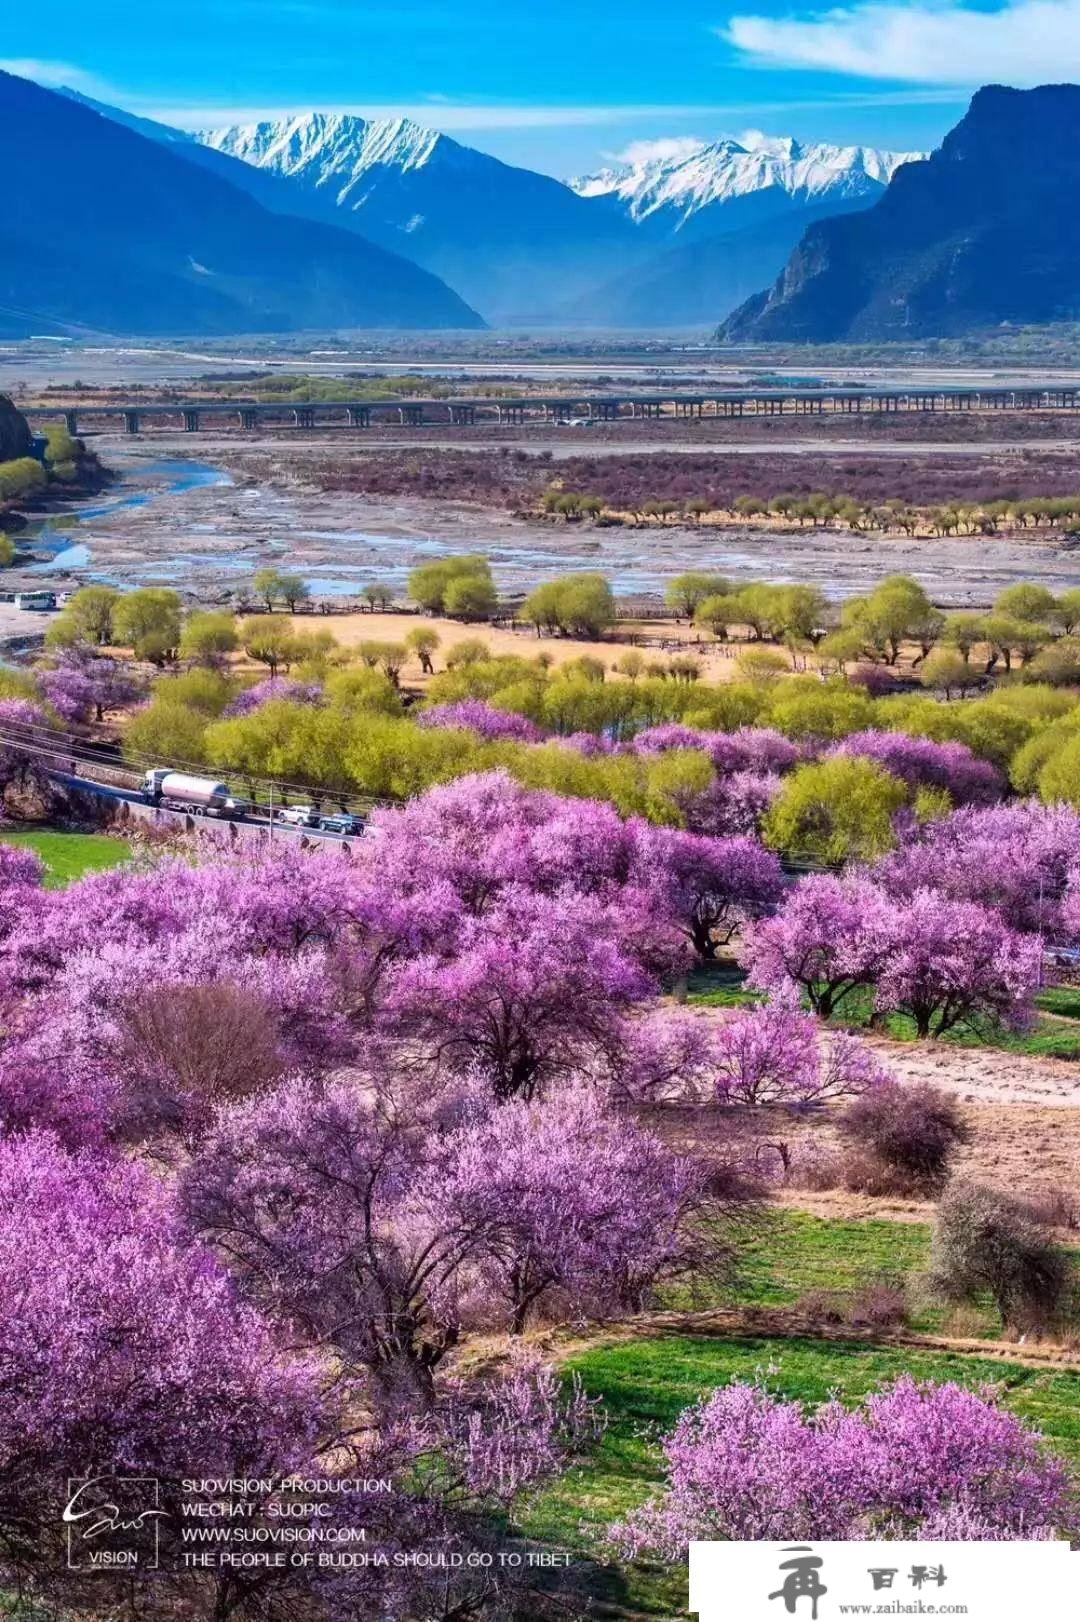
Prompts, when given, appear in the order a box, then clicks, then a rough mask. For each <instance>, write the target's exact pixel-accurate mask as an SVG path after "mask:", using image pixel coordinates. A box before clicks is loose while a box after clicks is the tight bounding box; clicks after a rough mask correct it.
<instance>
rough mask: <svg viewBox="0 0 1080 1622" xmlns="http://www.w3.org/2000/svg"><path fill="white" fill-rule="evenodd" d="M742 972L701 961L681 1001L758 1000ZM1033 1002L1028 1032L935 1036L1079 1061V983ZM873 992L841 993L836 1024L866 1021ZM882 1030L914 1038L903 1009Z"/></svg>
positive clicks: (707, 1004)
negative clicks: (843, 995) (1033, 1015)
mask: <svg viewBox="0 0 1080 1622" xmlns="http://www.w3.org/2000/svg"><path fill="white" fill-rule="evenodd" d="M743 982H744V976H743V971H742V970H741V969H740V968H739V967H738V966H737V965H736V964H734V963H728V962H721V963H706V964H703V965H702V966H701V967H700V968H698V969H695V970H694V972H693V973H692V974H691V975H690V977H689V980H688V982H687V1001H688V1002H689V1003H690V1004H692V1005H693V1006H694V1007H697V1008H744V1007H747V1006H749V1005H751V1004H753V1003H755V1002H760V1001H761V996H760V994H759V993H758V992H755V991H747V990H746V988H745V986H744V983H743ZM1035 1002H1036V1005H1037V1007H1038V1010H1039V1012H1038V1014H1037V1015H1036V1019H1035V1024H1034V1026H1033V1027H1032V1029H1031V1030H1030V1031H1023V1032H1017V1031H1006V1030H1002V1029H1001V1028H1000V1027H988V1028H987V1029H985V1030H978V1031H975V1030H968V1029H967V1028H966V1027H962V1028H959V1029H956V1030H952V1031H947V1032H946V1034H945V1035H944V1036H943V1037H941V1038H940V1040H941V1041H943V1042H949V1043H952V1044H953V1045H954V1046H957V1047H967V1048H994V1049H996V1050H997V1051H999V1052H1001V1053H1028V1054H1034V1055H1035V1056H1036V1057H1042V1058H1049V1059H1075V1060H1077V1061H1080V987H1076V986H1049V987H1048V988H1047V989H1046V990H1045V991H1041V992H1040V993H1039V995H1038V996H1037V997H1036V999H1035ZM872 1012H873V997H872V993H871V992H870V991H869V990H865V991H859V992H856V993H855V994H854V995H852V996H849V997H846V998H845V999H844V1002H843V1004H842V1005H841V1008H840V1010H839V1013H838V1016H837V1020H836V1023H837V1024H838V1025H846V1026H851V1027H853V1028H855V1029H858V1028H859V1027H861V1026H865V1025H868V1024H869V1023H870V1019H871V1015H872ZM883 1028H884V1030H885V1032H886V1034H887V1035H889V1036H891V1037H892V1038H893V1039H894V1040H895V1041H897V1042H913V1041H915V1023H914V1021H913V1020H911V1019H909V1018H908V1017H907V1016H906V1015H904V1014H892V1015H890V1016H889V1017H888V1019H886V1020H885V1022H884V1027H883Z"/></svg>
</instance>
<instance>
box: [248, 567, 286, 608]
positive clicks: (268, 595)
mask: <svg viewBox="0 0 1080 1622" xmlns="http://www.w3.org/2000/svg"><path fill="white" fill-rule="evenodd" d="M251 589H252V591H253V592H254V593H255V595H256V597H261V598H262V600H263V602H264V603H265V604H266V612H267V613H268V614H272V613H273V612H274V604H275V603H276V602H277V600H278V598H279V597H280V596H281V575H280V574H279V573H278V571H277V569H256V571H255V574H254V576H253V578H252V581H251Z"/></svg>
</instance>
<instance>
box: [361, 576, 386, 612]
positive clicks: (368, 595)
mask: <svg viewBox="0 0 1080 1622" xmlns="http://www.w3.org/2000/svg"><path fill="white" fill-rule="evenodd" d="M360 596H361V597H362V598H363V600H364V602H365V603H367V605H368V608H369V609H370V610H371V612H372V613H374V612H375V610H376V609H382V610H384V611H385V610H386V609H388V608H389V607H390V605H391V604H392V603H393V601H394V593H393V591H392V590H391V588H390V587H389V586H387V585H385V584H384V583H383V582H382V581H379V580H372V581H370V582H369V583H368V584H367V585H366V586H362V587H361V589H360Z"/></svg>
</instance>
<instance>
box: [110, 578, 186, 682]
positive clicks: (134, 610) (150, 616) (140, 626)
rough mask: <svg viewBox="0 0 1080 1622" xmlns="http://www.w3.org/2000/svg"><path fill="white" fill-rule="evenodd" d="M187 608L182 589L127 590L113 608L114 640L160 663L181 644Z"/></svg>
mask: <svg viewBox="0 0 1080 1622" xmlns="http://www.w3.org/2000/svg"><path fill="white" fill-rule="evenodd" d="M183 611H184V605H183V603H182V602H181V600H180V594H179V592H176V591H170V590H169V589H168V588H167V587H163V586H143V587H141V588H140V589H139V590H138V591H128V592H125V593H124V594H123V595H122V596H121V597H119V598H118V599H117V602H116V604H115V606H114V608H113V614H112V635H113V641H114V642H116V643H118V644H119V645H120V646H121V647H129V648H133V649H134V651H135V653H136V655H137V656H138V657H139V658H140V659H152V660H153V661H154V662H155V663H157V662H160V661H162V660H164V659H167V658H171V657H172V656H173V655H175V653H176V650H177V648H178V647H179V644H180V625H181V621H182V618H183Z"/></svg>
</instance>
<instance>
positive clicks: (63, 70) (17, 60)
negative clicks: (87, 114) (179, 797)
mask: <svg viewBox="0 0 1080 1622" xmlns="http://www.w3.org/2000/svg"><path fill="white" fill-rule="evenodd" d="M0 70H3V72H4V73H14V74H15V75H16V76H17V77H18V78H20V79H33V81H34V83H35V84H41V85H45V86H46V87H47V88H49V89H53V88H55V87H56V86H58V85H64V86H66V87H67V89H68V90H81V91H82V93H83V95H84V96H96V97H99V98H103V99H104V98H107V97H108V96H109V95H111V94H114V92H112V91H110V89H109V86H108V85H107V84H106V83H105V81H104V79H99V78H98V77H97V74H95V73H87V72H86V70H85V69H84V68H79V67H76V66H75V64H74V63H72V62H50V61H48V60H46V59H45V58H44V57H36V56H8V57H0Z"/></svg>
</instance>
